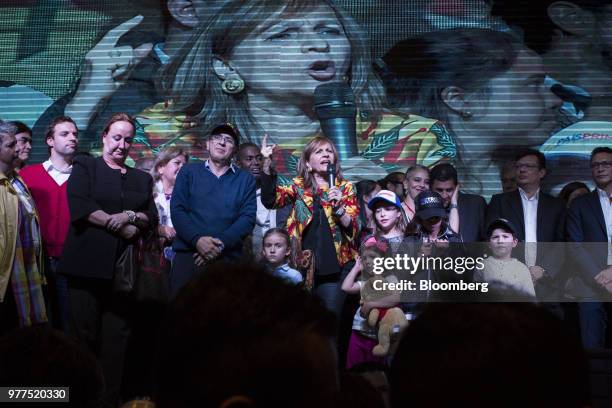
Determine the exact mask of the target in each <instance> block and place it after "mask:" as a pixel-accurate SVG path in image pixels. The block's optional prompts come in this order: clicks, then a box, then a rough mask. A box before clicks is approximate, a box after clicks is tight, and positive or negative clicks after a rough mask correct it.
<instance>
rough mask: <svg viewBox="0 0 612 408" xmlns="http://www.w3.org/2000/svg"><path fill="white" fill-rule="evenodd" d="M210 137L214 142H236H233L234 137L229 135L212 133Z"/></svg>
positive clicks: (233, 143) (231, 143) (229, 143)
mask: <svg viewBox="0 0 612 408" xmlns="http://www.w3.org/2000/svg"><path fill="white" fill-rule="evenodd" d="M210 138H211V139H212V141H214V142H219V143H221V142H224V143H225V144H228V145H232V146H233V145H235V144H236V142H234V138H233V137H230V136H223V135H212V136H211V137H210Z"/></svg>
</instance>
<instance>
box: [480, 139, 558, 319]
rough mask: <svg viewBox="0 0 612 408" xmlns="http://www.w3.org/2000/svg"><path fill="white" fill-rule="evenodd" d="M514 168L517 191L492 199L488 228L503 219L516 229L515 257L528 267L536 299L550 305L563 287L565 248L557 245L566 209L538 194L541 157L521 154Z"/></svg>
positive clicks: (542, 173) (543, 163) (529, 152)
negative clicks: (518, 246)
mask: <svg viewBox="0 0 612 408" xmlns="http://www.w3.org/2000/svg"><path fill="white" fill-rule="evenodd" d="M515 168H516V181H517V185H518V189H517V190H515V191H510V192H506V193H501V194H496V195H494V196H493V197H492V198H491V202H490V203H489V207H488V211H487V224H488V223H490V222H491V221H493V220H495V219H497V218H505V219H507V220H510V222H512V223H513V224H514V225H516V226H517V238H518V239H519V241H520V242H523V243H525V244H524V245H522V248H520V249H519V248H517V249H519V250H518V251H517V252H516V257H517V259H518V260H520V261H521V262H524V263H525V264H526V265H527V266H528V267H529V271H530V272H531V277H532V279H533V282H534V286H535V289H536V295H537V297H538V299H539V300H549V301H550V300H553V299H554V298H555V297H556V296H557V295H558V294H559V288H560V287H561V285H562V283H561V282H559V277H558V274H559V271H560V270H561V267H562V265H563V252H564V250H563V249H564V248H563V244H559V243H560V242H563V240H564V224H565V205H564V203H563V201H562V200H561V199H559V198H555V197H552V196H551V195H549V194H546V193H544V192H542V191H540V184H541V181H542V179H543V178H544V176H545V175H546V158H545V157H544V155H543V154H542V153H540V152H539V151H536V150H532V149H527V150H525V151H523V152H521V153H520V154H519V155H517V156H516V165H515ZM536 243H537V244H536ZM554 243H556V244H554ZM555 309H557V308H556V307H555Z"/></svg>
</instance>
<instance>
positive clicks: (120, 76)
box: [66, 16, 153, 130]
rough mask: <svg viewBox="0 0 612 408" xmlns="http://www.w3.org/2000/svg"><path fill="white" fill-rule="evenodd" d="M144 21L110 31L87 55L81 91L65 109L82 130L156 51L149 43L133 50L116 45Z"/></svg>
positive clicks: (123, 25) (129, 47)
mask: <svg viewBox="0 0 612 408" xmlns="http://www.w3.org/2000/svg"><path fill="white" fill-rule="evenodd" d="M142 20H143V17H142V16H136V17H134V18H132V19H130V20H127V21H125V22H123V23H121V24H119V25H118V26H117V27H115V28H113V29H112V30H110V31H109V32H108V33H106V35H105V36H104V37H103V38H102V39H101V40H100V42H98V44H96V45H95V46H94V47H93V48H92V49H91V50H90V51H89V52H88V53H87V54H86V55H85V60H84V64H83V65H84V70H83V76H82V78H81V82H80V84H79V88H78V89H77V91H76V93H75V96H74V98H73V99H72V100H71V101H70V103H68V105H67V106H66V114H67V115H68V116H71V117H72V118H73V119H74V120H75V121H76V123H77V126H78V127H79V129H81V130H83V129H86V128H87V125H88V124H89V121H90V119H91V117H92V115H93V113H94V112H95V109H96V107H97V105H98V104H99V103H100V102H101V101H102V100H104V99H105V98H108V97H110V96H111V95H112V94H113V93H114V92H115V91H116V90H117V89H118V88H119V87H120V86H121V85H123V84H124V83H125V81H126V80H127V79H128V77H129V74H130V72H131V71H132V69H133V68H134V67H135V66H136V65H138V64H139V63H140V62H141V61H142V60H143V59H144V58H145V57H146V56H147V55H148V54H149V53H150V52H151V50H152V49H153V44H151V43H146V44H142V45H140V46H139V47H136V48H133V47H131V46H129V45H127V46H121V47H118V46H117V42H118V41H119V39H120V38H121V37H122V36H123V35H124V34H126V33H127V32H128V31H130V30H131V29H133V28H134V27H136V26H137V25H138V24H140V22H141V21H142Z"/></svg>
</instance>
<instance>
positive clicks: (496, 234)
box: [474, 218, 536, 299]
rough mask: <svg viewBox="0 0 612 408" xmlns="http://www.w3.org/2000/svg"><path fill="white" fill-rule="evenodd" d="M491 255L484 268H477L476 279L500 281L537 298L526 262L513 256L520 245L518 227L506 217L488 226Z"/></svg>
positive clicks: (485, 261)
mask: <svg viewBox="0 0 612 408" xmlns="http://www.w3.org/2000/svg"><path fill="white" fill-rule="evenodd" d="M487 237H488V242H489V248H490V249H491V256H489V257H487V258H486V259H485V260H484V268H483V269H482V270H476V273H475V276H474V277H475V280H476V281H481V282H500V283H502V284H504V285H506V286H509V287H512V288H513V289H515V290H517V291H520V292H522V293H524V294H526V295H529V296H531V297H533V298H534V299H535V296H536V295H535V288H534V285H533V281H532V279H531V274H530V273H529V268H528V267H527V265H525V264H524V263H522V262H520V261H518V260H517V259H516V258H512V249H514V248H516V246H517V245H518V239H517V238H516V228H515V227H514V225H512V223H511V222H510V221H508V220H506V219H505V218H498V219H496V220H493V221H492V222H491V224H489V227H488V228H487Z"/></svg>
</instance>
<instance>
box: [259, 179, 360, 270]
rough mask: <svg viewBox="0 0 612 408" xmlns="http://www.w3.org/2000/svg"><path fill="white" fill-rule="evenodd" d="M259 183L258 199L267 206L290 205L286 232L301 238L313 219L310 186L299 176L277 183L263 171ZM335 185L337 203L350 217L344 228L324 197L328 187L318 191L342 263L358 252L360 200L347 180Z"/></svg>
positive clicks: (298, 238) (337, 181)
mask: <svg viewBox="0 0 612 408" xmlns="http://www.w3.org/2000/svg"><path fill="white" fill-rule="evenodd" d="M261 183H262V186H261V200H262V202H263V204H264V205H265V206H266V207H268V208H281V207H284V206H285V205H288V204H291V205H292V206H293V208H292V209H291V213H290V214H289V218H288V219H287V231H288V232H289V236H291V237H292V238H296V239H297V240H298V241H300V242H301V239H302V235H303V233H304V231H305V230H306V227H307V226H308V225H309V224H310V222H311V221H312V216H313V210H314V197H313V192H312V190H311V189H306V188H304V179H303V178H302V177H296V178H294V179H293V182H292V183H291V184H277V183H276V177H273V176H266V175H265V174H263V175H262V178H261ZM336 187H338V188H339V189H340V191H341V192H342V199H341V200H340V203H339V204H343V205H344V206H345V209H346V214H348V216H349V217H351V225H350V226H349V228H344V227H342V226H341V225H340V224H339V223H338V222H337V219H336V217H335V216H334V214H333V205H332V203H331V202H330V201H329V200H328V199H327V191H323V190H319V191H318V192H317V194H319V195H320V197H321V205H322V206H323V211H324V212H325V215H326V217H327V222H328V223H329V226H330V227H331V233H332V237H333V238H334V246H335V249H336V256H337V257H338V263H339V264H340V265H341V266H342V265H344V264H346V263H347V262H348V261H351V260H353V259H355V255H356V254H357V249H356V248H357V247H356V244H355V238H356V237H357V235H358V232H359V217H358V215H359V204H358V203H357V196H356V195H355V190H354V189H353V184H352V183H351V182H350V181H347V180H343V179H339V180H336Z"/></svg>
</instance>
